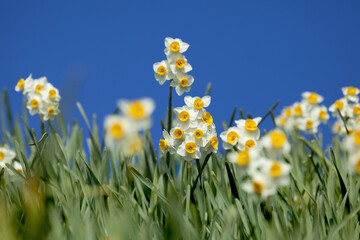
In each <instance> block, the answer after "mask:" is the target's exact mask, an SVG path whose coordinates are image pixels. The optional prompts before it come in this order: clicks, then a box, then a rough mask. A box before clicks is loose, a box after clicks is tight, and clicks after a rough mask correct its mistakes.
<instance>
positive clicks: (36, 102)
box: [26, 93, 43, 116]
mask: <svg viewBox="0 0 360 240" xmlns="http://www.w3.org/2000/svg"><path fill="white" fill-rule="evenodd" d="M42 103H43V102H42V99H41V96H40V95H38V94H36V93H32V94H29V95H28V101H27V104H26V108H27V109H28V110H29V113H30V115H32V116H33V115H35V114H37V113H39V111H40V110H39V109H40V107H41V104H42Z"/></svg>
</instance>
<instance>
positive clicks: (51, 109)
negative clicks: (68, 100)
mask: <svg viewBox="0 0 360 240" xmlns="http://www.w3.org/2000/svg"><path fill="white" fill-rule="evenodd" d="M59 113H60V110H59V104H58V103H57V102H52V101H47V102H45V101H42V103H41V105H40V106H39V114H40V116H41V119H42V120H43V121H48V120H53V119H54V118H55V116H56V115H58V114H59Z"/></svg>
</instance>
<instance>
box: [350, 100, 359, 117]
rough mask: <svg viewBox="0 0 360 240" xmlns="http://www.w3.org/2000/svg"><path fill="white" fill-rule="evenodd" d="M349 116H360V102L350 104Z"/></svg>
mask: <svg viewBox="0 0 360 240" xmlns="http://www.w3.org/2000/svg"><path fill="white" fill-rule="evenodd" d="M348 117H349V118H353V119H354V118H358V117H360V103H354V104H349V111H348Z"/></svg>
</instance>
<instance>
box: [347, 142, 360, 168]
mask: <svg viewBox="0 0 360 240" xmlns="http://www.w3.org/2000/svg"><path fill="white" fill-rule="evenodd" d="M348 169H349V172H350V173H351V174H357V175H360V148H359V150H358V151H354V152H349V161H348Z"/></svg>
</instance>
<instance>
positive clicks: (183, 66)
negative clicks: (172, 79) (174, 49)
mask: <svg viewBox="0 0 360 240" xmlns="http://www.w3.org/2000/svg"><path fill="white" fill-rule="evenodd" d="M169 64H170V69H171V71H172V73H173V74H176V75H177V74H181V73H187V72H190V71H191V70H192V66H191V65H190V63H188V61H187V59H186V58H185V56H183V55H181V54H179V55H176V57H174V59H173V60H171V61H170V62H169Z"/></svg>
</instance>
